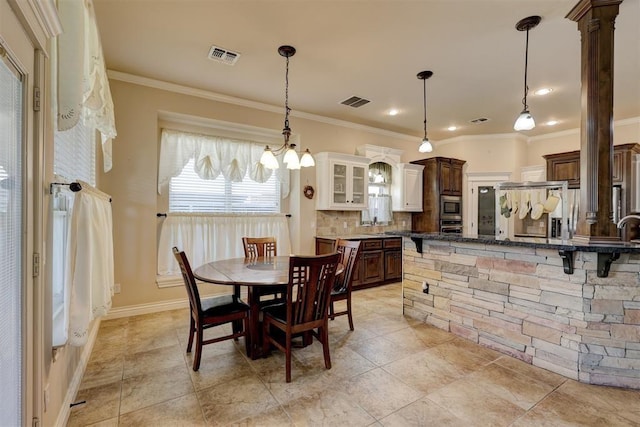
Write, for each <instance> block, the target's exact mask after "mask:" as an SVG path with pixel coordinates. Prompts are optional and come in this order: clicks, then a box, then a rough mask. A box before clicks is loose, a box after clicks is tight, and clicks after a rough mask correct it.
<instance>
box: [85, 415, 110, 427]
mask: <svg viewBox="0 0 640 427" xmlns="http://www.w3.org/2000/svg"><path fill="white" fill-rule="evenodd" d="M85 427H118V417H113V418H109V419H108V420H103V421H98V422H97V423H93V424H88V425H86V426H85Z"/></svg>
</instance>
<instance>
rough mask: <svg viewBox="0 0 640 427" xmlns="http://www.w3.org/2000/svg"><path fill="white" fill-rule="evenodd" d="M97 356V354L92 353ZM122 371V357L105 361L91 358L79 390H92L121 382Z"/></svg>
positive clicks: (104, 359)
mask: <svg viewBox="0 0 640 427" xmlns="http://www.w3.org/2000/svg"><path fill="white" fill-rule="evenodd" d="M94 354H98V353H94ZM123 371H124V355H119V356H116V357H112V358H111V359H106V358H102V357H96V358H94V357H93V354H92V357H91V359H90V360H89V363H88V364H87V367H86V369H85V371H84V375H83V377H82V382H81V383H80V389H85V388H93V387H97V386H101V385H105V384H113V383H115V382H118V381H122V375H123Z"/></svg>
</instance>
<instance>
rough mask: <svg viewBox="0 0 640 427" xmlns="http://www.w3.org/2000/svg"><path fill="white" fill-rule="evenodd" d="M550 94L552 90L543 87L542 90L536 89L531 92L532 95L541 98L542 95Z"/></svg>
mask: <svg viewBox="0 0 640 427" xmlns="http://www.w3.org/2000/svg"><path fill="white" fill-rule="evenodd" d="M551 92H553V89H551V88H550V87H543V88H542V89H538V90H536V91H535V92H533V94H534V95H538V96H542V95H548V94H550V93H551Z"/></svg>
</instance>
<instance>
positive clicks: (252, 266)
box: [193, 256, 289, 359]
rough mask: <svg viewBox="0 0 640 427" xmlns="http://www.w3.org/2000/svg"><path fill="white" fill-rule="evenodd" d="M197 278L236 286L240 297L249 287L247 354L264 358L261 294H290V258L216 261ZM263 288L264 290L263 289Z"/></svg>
mask: <svg viewBox="0 0 640 427" xmlns="http://www.w3.org/2000/svg"><path fill="white" fill-rule="evenodd" d="M193 275H194V276H195V278H196V279H198V280H201V281H203V282H207V283H215V284H217V285H233V286H234V287H235V292H236V294H237V295H239V294H240V288H239V287H240V286H246V287H247V304H248V305H249V307H250V312H249V330H248V331H247V332H248V333H247V335H246V336H245V344H246V349H247V355H248V356H249V357H251V358H252V359H257V358H259V357H261V356H262V339H261V338H262V334H261V331H260V295H263V294H265V293H267V289H268V290H269V291H270V292H272V291H273V290H274V286H279V287H282V292H286V286H287V283H288V282H289V257H288V256H276V257H258V258H231V259H223V260H220V261H212V262H210V263H207V264H204V265H202V266H200V267H198V268H196V269H195V270H194V271H193ZM261 288H262V289H261Z"/></svg>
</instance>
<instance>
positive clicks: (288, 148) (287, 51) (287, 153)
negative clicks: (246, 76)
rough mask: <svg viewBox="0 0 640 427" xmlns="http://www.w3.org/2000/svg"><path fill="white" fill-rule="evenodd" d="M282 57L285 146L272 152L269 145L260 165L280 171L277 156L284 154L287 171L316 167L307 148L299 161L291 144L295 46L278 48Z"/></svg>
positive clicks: (283, 132) (293, 145) (294, 145)
mask: <svg viewBox="0 0 640 427" xmlns="http://www.w3.org/2000/svg"><path fill="white" fill-rule="evenodd" d="M278 53H279V54H280V56H284V57H285V58H287V68H286V74H285V98H284V128H283V129H282V135H284V144H283V145H282V146H281V147H280V148H277V149H275V150H272V149H271V148H269V146H268V145H267V146H266V147H265V149H264V152H263V153H262V157H260V163H262V164H263V165H264V167H266V168H267V169H278V168H279V167H280V165H279V164H278V160H277V159H276V155H278V154H280V153H282V152H284V158H283V159H282V162H283V163H284V164H285V165H287V169H300V167H303V168H305V167H310V166H315V165H316V162H315V161H314V160H313V156H312V155H311V152H310V151H309V149H308V148H307V149H306V150H305V152H304V153H303V154H302V158H301V159H298V153H297V152H296V144H289V137H290V136H291V128H290V127H289V112H290V111H291V109H290V108H289V58H291V57H292V56H293V55H295V54H296V49H295V48H294V47H293V46H280V47H279V48H278Z"/></svg>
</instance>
